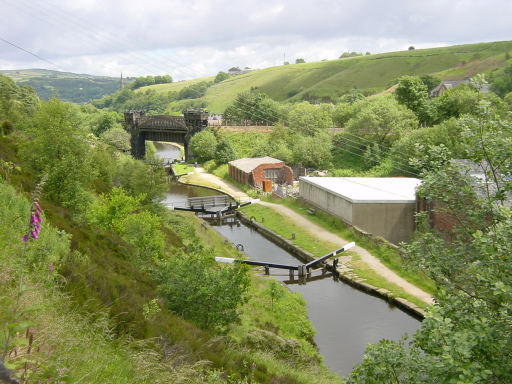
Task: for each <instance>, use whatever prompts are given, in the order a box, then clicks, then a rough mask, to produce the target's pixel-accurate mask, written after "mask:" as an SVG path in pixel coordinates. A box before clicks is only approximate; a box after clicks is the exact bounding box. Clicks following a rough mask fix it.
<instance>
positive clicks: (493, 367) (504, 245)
mask: <svg viewBox="0 0 512 384" xmlns="http://www.w3.org/2000/svg"><path fill="white" fill-rule="evenodd" d="M458 124H459V125H460V128H461V130H462V131H463V132H462V135H461V137H462V144H463V145H464V147H465V153H466V154H467V158H468V159H469V160H471V161H472V162H474V164H481V165H483V167H484V168H483V173H482V175H481V176H479V177H475V176H472V174H471V172H469V170H467V169H464V168H461V166H459V165H457V163H454V162H446V161H441V162H438V161H436V162H434V163H432V162H429V164H426V165H428V166H427V168H426V170H425V172H424V173H423V183H422V186H421V187H420V190H419V194H420V196H422V197H423V198H426V199H427V200H428V201H432V202H436V204H435V206H434V207H435V208H434V209H435V210H436V212H437V213H444V214H449V215H452V217H453V218H454V219H455V221H454V223H455V224H454V226H453V227H452V228H451V230H450V233H449V236H447V234H446V233H445V234H442V233H439V232H437V231H436V230H435V229H433V228H431V227H430V226H429V225H428V222H427V221H426V219H427V217H426V215H425V214H422V215H420V217H419V219H420V223H421V226H420V229H421V230H420V232H419V233H418V234H417V236H416V239H415V240H414V241H413V242H412V243H411V244H410V245H408V246H405V251H406V256H407V258H408V260H409V261H410V262H411V263H412V264H414V265H415V266H417V267H418V268H420V269H422V270H423V271H424V272H425V273H426V274H427V275H428V276H430V277H431V278H432V279H433V280H434V281H435V282H436V284H437V286H438V293H437V294H436V302H437V304H435V305H433V306H431V307H429V308H428V310H427V314H426V318H425V320H423V322H422V324H421V327H420V329H419V331H418V332H417V333H416V334H415V335H414V337H413V339H412V343H411V345H410V347H409V349H407V348H405V346H404V343H394V342H389V341H383V342H380V343H379V344H375V345H371V346H369V347H368V349H367V353H366V355H365V359H364V361H363V363H362V364H361V365H359V366H358V367H357V368H356V369H355V370H354V371H353V373H352V375H351V377H350V378H349V380H348V382H349V383H359V382H365V383H379V382H389V381H392V382H397V383H399V382H400V383H402V382H403V383H456V382H460V383H504V382H509V381H510V377H512V363H511V359H510V356H511V355H512V339H511V338H510V332H511V330H512V323H511V322H510V319H511V318H512V306H511V302H512V263H511V261H512V246H511V244H512V230H511V228H512V226H511V225H512V212H511V210H510V207H509V206H508V205H507V203H506V200H507V199H510V191H511V190H512V181H511V180H509V178H508V177H507V175H510V174H511V173H512V130H511V128H512V125H511V122H510V121H508V120H502V119H501V118H499V116H497V115H496V114H495V111H493V110H492V109H490V108H489V103H486V102H482V103H480V105H479V112H478V113H477V114H475V115H474V116H465V117H464V118H461V119H459V121H458ZM418 162H419V163H422V162H423V159H418ZM386 377H387V379H386Z"/></svg>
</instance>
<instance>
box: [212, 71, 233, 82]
mask: <svg viewBox="0 0 512 384" xmlns="http://www.w3.org/2000/svg"><path fill="white" fill-rule="evenodd" d="M227 79H229V75H228V74H227V73H226V72H222V71H220V72H219V73H217V76H215V80H214V81H213V82H214V83H215V84H217V83H220V82H221V81H224V80H227Z"/></svg>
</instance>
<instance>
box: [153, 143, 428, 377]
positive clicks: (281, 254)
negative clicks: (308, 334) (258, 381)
mask: <svg viewBox="0 0 512 384" xmlns="http://www.w3.org/2000/svg"><path fill="white" fill-rule="evenodd" d="M160 145H162V144H160ZM174 148H175V147H174ZM165 149H166V152H165V153H166V154H168V153H169V151H170V149H169V148H168V146H167V145H165ZM176 152H177V156H176V157H178V156H179V149H176V150H174V153H176ZM160 153H162V152H161V150H160V149H159V151H158V155H160ZM215 193H216V192H214V191H211V190H208V189H202V188H191V187H184V186H183V185H180V184H176V183H172V184H171V185H170V189H169V193H168V194H167V197H166V201H167V202H177V201H183V200H186V198H187V196H198V195H200V194H202V195H208V194H215ZM213 228H214V229H215V230H216V231H217V232H219V233H220V234H221V235H222V236H224V237H225V238H226V239H228V240H229V241H230V242H232V243H234V244H242V245H243V247H244V252H245V253H246V254H247V256H248V257H249V258H250V259H253V260H258V261H269V262H273V263H282V264H290V265H298V264H301V262H300V261H299V260H297V259H296V258H295V257H293V256H292V255H291V254H289V253H288V252H286V251H285V250H283V249H281V248H279V247H278V246H277V245H275V244H274V243H272V242H271V241H269V240H267V239H266V238H265V237H263V236H261V235H260V234H259V233H258V232H257V231H255V230H253V229H251V228H249V227H247V226H245V225H243V224H240V225H234V224H233V223H225V224H223V225H217V226H213ZM271 276H272V277H273V278H276V279H277V280H279V281H281V282H283V283H284V284H287V286H288V288H289V289H290V290H291V291H292V292H299V293H300V294H302V296H303V297H304V299H305V300H306V302H307V311H308V317H309V319H310V320H311V322H312V323H313V325H314V327H315V329H316V336H315V342H316V344H317V345H318V348H319V350H320V353H321V354H322V355H323V356H324V361H325V363H326V365H327V366H328V367H329V368H330V369H331V370H332V371H334V372H336V373H338V374H339V375H340V376H346V375H348V374H349V373H350V372H351V370H352V369H353V367H354V365H355V364H357V363H359V362H361V361H362V357H363V354H364V351H365V347H366V344H368V343H375V342H378V341H379V340H381V339H388V340H396V341H398V340H399V339H400V338H401V337H402V335H403V334H404V333H408V334H409V335H412V334H413V333H414V332H415V331H416V330H417V329H418V327H419V324H420V323H419V321H418V320H416V319H415V318H413V317H411V316H409V315H408V314H406V313H405V312H403V311H401V310H399V309H397V308H395V307H392V306H390V305H389V304H388V303H386V302H385V301H384V300H382V299H379V298H376V297H374V296H371V295H368V294H366V293H363V292H361V291H358V290H357V289H355V288H352V287H351V286H349V285H346V284H344V283H342V282H340V281H337V280H335V279H334V278H333V277H332V276H330V275H327V276H326V277H322V274H321V272H320V271H318V272H313V274H312V279H311V281H308V282H307V283H306V284H304V285H302V284H301V285H299V284H297V280H295V281H294V282H292V283H290V281H289V275H288V271H283V272H280V271H279V270H273V269H271Z"/></svg>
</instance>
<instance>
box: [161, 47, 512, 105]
mask: <svg viewBox="0 0 512 384" xmlns="http://www.w3.org/2000/svg"><path fill="white" fill-rule="evenodd" d="M510 51H512V41H504V42H492V43H478V44H467V45H458V46H452V47H443V48H431V49H417V50H412V51H401V52H389V53H382V54H376V55H368V56H360V57H353V58H347V59H337V60H328V61H322V62H314V63H305V64H293V65H286V66H277V67H271V68H266V69H261V70H256V71H254V72H250V73H247V74H243V75H238V76H234V77H231V78H230V79H227V80H225V81H222V82H220V83H218V84H215V85H213V86H212V87H210V88H209V89H208V91H207V92H206V95H205V96H204V98H203V100H205V101H206V103H207V106H208V110H209V111H210V112H214V113H222V112H223V111H224V109H225V108H226V106H227V105H229V103H230V102H231V101H232V100H233V99H234V97H235V96H236V95H237V94H238V93H240V92H242V91H247V90H250V89H254V88H256V89H258V90H259V91H261V92H264V93H266V94H268V95H269V96H271V97H272V98H273V99H275V100H278V101H293V100H300V99H303V98H304V99H310V100H315V99H316V100H332V99H333V98H336V97H337V96H339V95H342V94H344V93H345V92H347V91H348V90H350V89H352V88H354V87H356V88H359V89H361V90H362V91H363V92H365V93H367V94H372V93H375V92H380V91H383V90H384V89H386V88H388V86H389V85H391V84H392V83H393V81H394V80H395V79H396V78H397V77H399V76H402V75H422V74H434V75H436V76H438V77H440V78H442V79H462V78H464V77H465V76H473V75H475V74H477V73H481V72H484V73H486V72H489V71H491V70H493V69H495V68H498V67H502V66H504V65H505V60H506V57H505V53H506V52H510ZM207 79H209V78H201V79H194V80H189V81H185V82H181V83H173V84H163V85H156V86H151V88H154V89H157V91H159V92H166V91H169V90H179V89H181V88H182V87H184V86H188V85H190V84H193V83H194V82H198V81H203V80H207Z"/></svg>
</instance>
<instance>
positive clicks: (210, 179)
mask: <svg viewBox="0 0 512 384" xmlns="http://www.w3.org/2000/svg"><path fill="white" fill-rule="evenodd" d="M194 180H195V181H196V182H198V181H201V180H202V181H204V182H205V183H208V184H214V185H216V186H218V187H219V189H221V190H223V191H225V192H227V193H228V194H230V195H231V196H233V197H234V198H235V199H236V200H240V201H249V200H251V197H250V196H249V195H247V194H246V193H245V192H243V191H242V190H240V189H239V188H237V187H235V186H233V185H231V184H229V183H227V182H226V181H224V180H222V179H221V178H219V177H217V176H215V175H212V174H210V173H207V172H206V171H205V170H204V169H203V168H200V167H198V168H196V169H195V175H194ZM259 204H261V205H264V206H267V207H271V208H272V209H274V210H276V211H277V212H279V213H280V214H282V215H284V216H287V217H289V218H290V219H291V220H292V221H294V222H295V223H296V224H298V225H300V226H302V227H304V228H306V229H307V230H308V231H310V232H311V233H312V234H313V235H314V236H316V237H317V238H319V239H320V240H324V241H328V242H331V243H334V244H339V245H340V246H343V245H345V244H347V243H348V242H349V241H347V240H345V239H343V238H341V237H340V236H338V235H336V234H334V233H332V232H329V231H327V230H326V229H324V228H322V227H320V226H319V225H317V224H315V223H313V222H312V221H311V220H308V219H307V218H306V217H304V216H302V215H300V214H298V213H297V212H295V211H294V210H292V209H290V208H288V207H286V206H284V205H280V204H273V203H268V202H265V201H260V202H259ZM352 251H353V252H355V253H356V254H357V255H359V257H361V260H362V261H363V262H364V263H366V264H367V265H368V266H369V267H370V268H372V269H373V270H374V271H375V272H376V273H377V274H379V275H380V276H382V277H384V278H385V279H386V280H388V281H389V282H391V283H393V284H395V285H397V286H399V287H400V288H402V289H403V290H404V291H405V292H407V293H408V294H410V295H413V296H415V297H417V298H418V299H420V300H422V301H424V302H426V303H428V304H432V303H433V297H432V295H430V294H428V293H427V292H425V291H423V290H422V289H420V288H418V287H416V286H415V285H413V284H411V283H409V282H408V281H407V280H405V279H403V278H402V277H400V276H398V275H397V274H396V273H395V272H393V271H392V270H391V269H389V268H388V267H386V266H385V265H384V264H382V262H381V261H380V260H379V259H378V258H377V257H375V256H373V255H372V254H371V253H370V252H368V251H367V250H366V249H364V248H361V247H359V246H357V245H356V246H355V247H354V248H353V249H352Z"/></svg>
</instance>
